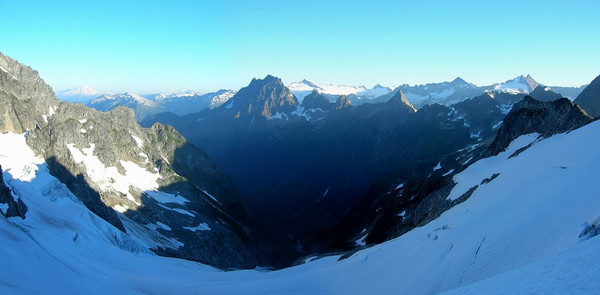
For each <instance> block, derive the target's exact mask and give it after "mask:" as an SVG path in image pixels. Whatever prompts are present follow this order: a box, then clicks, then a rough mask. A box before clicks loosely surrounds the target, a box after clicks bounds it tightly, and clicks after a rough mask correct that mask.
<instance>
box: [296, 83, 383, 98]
mask: <svg viewBox="0 0 600 295" xmlns="http://www.w3.org/2000/svg"><path fill="white" fill-rule="evenodd" d="M288 88H289V89H290V90H291V91H292V92H293V93H294V95H295V96H296V98H297V99H298V101H300V102H302V100H303V99H304V97H306V96H307V95H309V94H310V93H311V92H312V91H313V90H317V92H319V93H321V94H325V95H335V96H339V95H354V96H356V97H361V98H368V99H373V98H376V97H378V96H382V95H385V94H387V93H390V92H391V91H392V88H391V87H384V86H381V85H379V84H377V85H375V86H374V87H373V88H370V89H368V88H366V87H365V86H345V85H331V84H317V83H314V82H312V81H309V80H307V79H304V80H302V81H300V82H294V83H292V84H290V85H289V86H288Z"/></svg>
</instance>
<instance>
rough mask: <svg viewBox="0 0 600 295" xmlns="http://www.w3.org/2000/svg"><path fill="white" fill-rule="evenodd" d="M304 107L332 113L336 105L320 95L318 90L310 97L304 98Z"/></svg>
mask: <svg viewBox="0 0 600 295" xmlns="http://www.w3.org/2000/svg"><path fill="white" fill-rule="evenodd" d="M302 106H303V107H304V108H306V109H321V110H323V111H330V110H332V109H333V107H334V104H333V103H332V102H331V100H329V98H327V97H326V96H324V95H322V94H320V93H319V92H318V91H317V90H313V91H312V92H311V93H310V94H309V95H307V96H305V97H304V100H303V101H302Z"/></svg>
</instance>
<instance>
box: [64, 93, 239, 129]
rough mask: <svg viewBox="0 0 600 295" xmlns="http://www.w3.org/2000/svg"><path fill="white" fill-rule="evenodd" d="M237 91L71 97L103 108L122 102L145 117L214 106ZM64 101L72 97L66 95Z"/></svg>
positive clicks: (114, 106)
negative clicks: (87, 98) (85, 98)
mask: <svg viewBox="0 0 600 295" xmlns="http://www.w3.org/2000/svg"><path fill="white" fill-rule="evenodd" d="M98 93H99V92H98ZM235 94H236V91H234V90H227V89H222V90H219V91H216V92H209V93H201V92H197V91H194V90H189V89H181V90H177V91H168V92H162V93H153V94H145V95H139V94H135V93H131V92H125V93H117V94H114V93H99V94H98V95H96V96H95V97H93V98H92V99H89V100H83V99H79V100H76V101H73V100H71V102H81V103H84V104H85V105H87V106H90V107H92V108H94V109H97V110H100V111H109V110H112V109H114V108H116V107H117V106H119V105H121V106H126V107H129V108H131V109H133V110H134V112H135V116H136V119H137V120H138V121H141V120H143V119H145V118H147V117H149V116H152V115H155V114H158V113H161V112H172V113H174V114H177V115H180V116H184V115H187V114H190V113H195V112H199V111H202V110H204V109H213V108H216V107H218V106H220V105H222V104H224V103H226V102H227V101H228V100H229V99H230V98H231V97H233V96H234V95H235ZM63 101H70V100H67V99H63Z"/></svg>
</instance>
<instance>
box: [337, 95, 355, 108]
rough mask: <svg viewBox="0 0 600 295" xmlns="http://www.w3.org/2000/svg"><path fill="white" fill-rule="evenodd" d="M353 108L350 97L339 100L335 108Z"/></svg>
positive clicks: (345, 96)
mask: <svg viewBox="0 0 600 295" xmlns="http://www.w3.org/2000/svg"><path fill="white" fill-rule="evenodd" d="M352 106H353V105H352V103H351V102H350V97H348V95H342V96H340V97H339V98H338V100H337V102H336V107H335V108H336V109H338V110H340V109H345V108H349V107H352Z"/></svg>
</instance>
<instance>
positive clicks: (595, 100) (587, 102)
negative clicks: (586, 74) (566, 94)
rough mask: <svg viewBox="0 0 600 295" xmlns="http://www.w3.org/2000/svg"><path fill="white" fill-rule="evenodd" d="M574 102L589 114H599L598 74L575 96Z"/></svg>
mask: <svg viewBox="0 0 600 295" xmlns="http://www.w3.org/2000/svg"><path fill="white" fill-rule="evenodd" d="M574 102H575V103H576V104H578V105H579V106H580V107H581V108H583V109H584V110H585V111H586V112H587V113H588V114H589V115H590V116H592V117H598V116H600V76H598V77H596V78H595V79H594V80H592V82H591V83H590V85H588V86H587V87H585V89H583V91H582V92H581V93H580V94H579V95H578V96H577V98H575V100H574Z"/></svg>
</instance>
